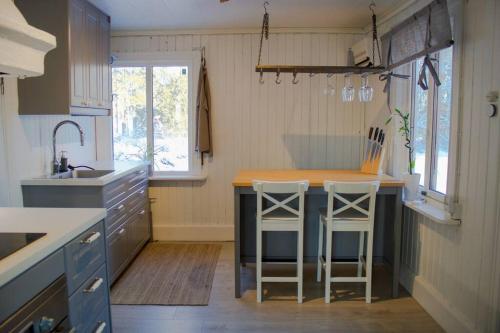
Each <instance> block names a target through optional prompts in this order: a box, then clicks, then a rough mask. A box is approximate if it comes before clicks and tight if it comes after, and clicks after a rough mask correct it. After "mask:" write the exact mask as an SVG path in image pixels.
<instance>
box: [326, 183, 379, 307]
mask: <svg viewBox="0 0 500 333" xmlns="http://www.w3.org/2000/svg"><path fill="white" fill-rule="evenodd" d="M323 185H324V188H325V191H326V192H328V207H327V208H326V209H324V208H323V209H320V215H319V236H318V266H317V281H318V282H321V271H322V268H325V303H330V284H331V283H332V282H364V283H366V296H365V297H366V303H371V294H372V292H371V289H372V261H373V225H374V219H375V199H376V195H377V191H378V188H379V186H380V182H368V183H354V182H348V183H340V182H332V181H325V183H324V184H323ZM346 194H348V195H354V196H355V197H356V198H355V199H354V200H352V201H351V200H349V199H348V198H346V197H345V195H346ZM336 201H339V202H340V203H341V206H340V207H339V208H336V209H335V208H334V207H335V206H334V202H336ZM366 201H368V210H366V209H365V208H364V207H362V206H360V205H362V204H363V203H364V202H366ZM342 204H343V205H342ZM323 227H325V228H326V248H325V251H326V254H325V258H324V257H323V253H322V252H323ZM334 231H350V232H353V231H355V232H356V231H358V232H359V249H358V260H357V261H354V262H351V263H353V264H357V265H358V272H357V276H356V277H333V276H332V273H331V272H332V243H333V232H334ZM365 232H366V233H367V237H368V239H367V244H366V247H367V248H366V258H364V257H363V253H364V251H363V247H364V243H365V239H364V238H365V235H364V234H365ZM342 263H345V262H342ZM363 266H364V267H365V271H366V275H365V276H364V277H363V276H362V270H363Z"/></svg>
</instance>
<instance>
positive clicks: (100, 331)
mask: <svg viewBox="0 0 500 333" xmlns="http://www.w3.org/2000/svg"><path fill="white" fill-rule="evenodd" d="M88 332H89V333H109V332H111V319H110V316H109V309H108V308H107V307H106V308H104V309H103V310H102V311H101V313H100V314H99V316H98V317H97V318H96V319H95V320H94V321H92V322H91V324H90V325H89V327H88Z"/></svg>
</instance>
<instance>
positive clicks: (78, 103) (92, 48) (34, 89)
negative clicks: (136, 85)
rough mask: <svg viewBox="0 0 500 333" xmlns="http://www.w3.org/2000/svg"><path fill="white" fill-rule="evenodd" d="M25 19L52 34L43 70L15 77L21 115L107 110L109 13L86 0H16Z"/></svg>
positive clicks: (101, 111) (108, 111)
mask: <svg viewBox="0 0 500 333" xmlns="http://www.w3.org/2000/svg"><path fill="white" fill-rule="evenodd" d="M15 3H16V5H17V7H18V8H19V10H20V11H21V12H22V14H23V15H24V16H25V18H26V20H27V21H28V22H29V23H30V24H31V25H33V26H35V27H37V28H40V29H42V30H45V31H47V32H49V33H51V34H53V35H55V36H56V39H57V47H56V48H55V49H54V50H52V51H51V52H49V53H48V54H47V56H46V57H45V74H44V75H42V76H40V77H34V78H27V79H24V80H20V81H19V83H18V90H19V114H21V115H38V114H40V115H53V114H72V115H89V116H90V115H92V116H94V115H110V112H111V81H110V80H111V75H110V71H111V65H110V63H111V54H110V21H111V20H110V17H109V16H107V15H106V14H104V13H103V12H101V11H100V10H99V9H97V8H96V7H94V6H93V5H92V4H90V3H89V2H87V1H86V0H45V1H38V0H15Z"/></svg>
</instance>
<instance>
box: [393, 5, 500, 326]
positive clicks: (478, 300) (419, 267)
mask: <svg viewBox="0 0 500 333" xmlns="http://www.w3.org/2000/svg"><path fill="white" fill-rule="evenodd" d="M449 3H450V1H449ZM464 12H465V21H464V22H465V24H464V41H463V45H462V47H463V58H462V68H461V75H462V80H461V84H462V89H461V96H460V97H461V100H460V104H461V113H462V118H463V124H462V127H461V128H460V131H461V135H462V137H461V142H460V144H461V145H460V147H461V149H460V154H461V163H460V170H461V173H460V176H459V181H458V186H459V188H460V200H461V203H462V205H463V220H462V225H461V226H459V227H454V226H446V225H438V224H436V223H435V222H433V221H431V220H429V219H427V218H425V217H423V216H420V215H419V214H418V213H410V215H409V216H407V222H406V224H405V225H404V230H403V257H402V260H403V282H404V284H405V286H406V287H407V288H408V289H409V290H410V291H411V292H412V295H413V297H414V298H415V299H416V300H417V301H418V302H420V304H422V305H423V307H424V308H425V309H426V310H427V311H428V312H429V313H430V314H431V315H432V316H433V317H434V318H435V319H436V320H437V321H438V322H439V323H440V324H441V325H442V326H443V327H444V328H445V329H446V330H447V331H449V332H466V331H476V332H499V331H500V307H499V302H500V254H499V253H500V248H499V242H500V208H499V203H500V197H499V193H500V175H499V170H500V149H499V143H500V117H499V116H497V117H495V118H488V116H487V114H486V111H487V108H488V104H487V101H486V98H485V96H486V94H487V93H488V92H489V91H490V90H497V91H498V90H499V89H500V64H499V63H498V59H500V2H499V1H497V0H474V1H468V2H466V3H465V10H464ZM402 16H404V15H400V17H395V18H393V20H398V19H399V18H401V17H402ZM457 47H460V45H457ZM400 70H401V71H403V72H404V71H405V70H407V69H404V68H402V69H400ZM408 90H409V86H408V83H400V84H398V86H396V87H395V89H394V90H393V95H394V100H393V103H394V106H399V107H401V108H403V109H408V107H409V98H408V97H409V96H408ZM394 162H396V163H397V164H393V166H392V168H393V171H394V173H396V174H398V173H399V172H400V171H401V170H402V169H403V166H404V163H399V161H398V160H397V159H394Z"/></svg>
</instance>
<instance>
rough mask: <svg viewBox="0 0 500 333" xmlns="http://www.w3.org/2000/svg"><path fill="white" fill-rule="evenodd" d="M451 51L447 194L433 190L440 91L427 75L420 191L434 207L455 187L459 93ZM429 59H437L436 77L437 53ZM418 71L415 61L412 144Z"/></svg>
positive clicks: (412, 92) (445, 198) (413, 71)
mask: <svg viewBox="0 0 500 333" xmlns="http://www.w3.org/2000/svg"><path fill="white" fill-rule="evenodd" d="M452 47H453V55H452V74H451V75H452V86H451V94H452V95H451V107H450V137H449V146H448V169H447V183H446V193H441V192H439V191H437V190H434V189H433V187H434V188H435V179H436V178H435V177H436V173H437V161H436V159H437V151H436V140H437V136H436V132H437V127H438V113H439V110H438V103H439V101H438V98H439V88H438V87H437V85H436V84H435V82H434V79H433V78H432V77H431V76H430V74H427V76H428V81H429V89H428V90H427V94H428V95H427V128H426V142H425V144H426V148H425V171H424V172H425V176H426V177H425V178H424V185H423V186H422V185H420V190H421V191H425V193H426V197H428V198H431V199H433V200H434V201H436V202H437V203H441V204H446V202H447V197H448V196H449V194H450V193H451V191H452V189H453V186H454V177H455V175H454V173H453V170H455V163H454V162H455V156H456V150H453V148H452V147H453V146H454V143H455V142H456V140H457V138H456V136H455V135H454V133H455V132H456V130H455V129H456V126H457V125H456V121H455V119H454V118H455V117H456V114H457V112H458V106H457V104H458V103H457V98H456V95H457V93H458V90H457V85H459V80H458V77H457V76H458V73H457V48H456V46H452ZM431 58H432V59H436V61H433V64H434V66H435V68H436V71H437V72H438V73H439V52H436V53H433V54H432V55H431ZM419 70H420V68H417V61H416V60H415V61H413V62H412V68H411V72H412V78H413V79H412V84H411V85H410V86H411V138H412V143H413V142H415V140H414V134H415V131H414V124H415V121H414V119H415V94H416V89H421V88H420V86H419V85H418V84H417V79H416V78H417V77H418V74H419ZM413 158H415V156H413Z"/></svg>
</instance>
